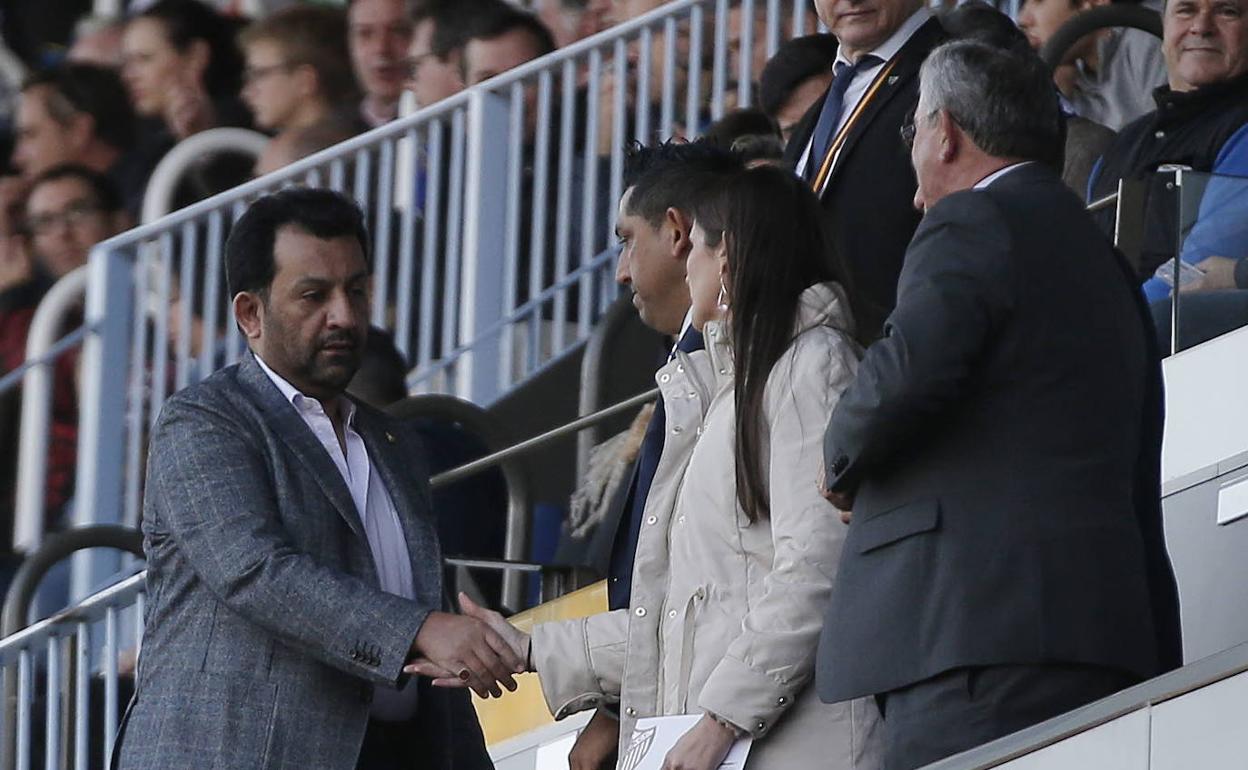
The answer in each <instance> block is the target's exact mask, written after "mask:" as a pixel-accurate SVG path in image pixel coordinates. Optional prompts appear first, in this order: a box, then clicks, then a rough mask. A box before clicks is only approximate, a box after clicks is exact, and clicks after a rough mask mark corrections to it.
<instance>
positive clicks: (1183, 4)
mask: <svg viewBox="0 0 1248 770" xmlns="http://www.w3.org/2000/svg"><path fill="white" fill-rule="evenodd" d="M1162 27H1163V33H1164V34H1163V36H1162V44H1161V50H1162V53H1163V54H1164V55H1165V57H1166V71H1167V72H1168V73H1169V79H1170V87H1171V88H1172V89H1174V90H1175V91H1191V90H1194V89H1197V88H1201V87H1204V86H1208V85H1212V84H1214V83H1220V82H1223V81H1226V80H1231V79H1232V78H1235V77H1237V76H1239V75H1242V74H1243V73H1244V72H1246V71H1248V0H1167V2H1166V7H1165V11H1164V13H1163V16H1162Z"/></svg>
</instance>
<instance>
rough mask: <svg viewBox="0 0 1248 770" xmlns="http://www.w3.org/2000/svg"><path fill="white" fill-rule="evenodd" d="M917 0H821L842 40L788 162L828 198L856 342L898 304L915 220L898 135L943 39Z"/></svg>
mask: <svg viewBox="0 0 1248 770" xmlns="http://www.w3.org/2000/svg"><path fill="white" fill-rule="evenodd" d="M925 6H926V4H925V3H923V2H922V1H921V0H816V2H815V7H816V9H817V10H818V13H819V18H820V19H822V20H823V22H824V24H826V25H827V26H828V29H829V30H831V32H832V34H833V35H835V36H836V38H837V40H838V41H839V43H840V46H839V48H838V50H837V55H836V59H835V61H834V62H832V63H831V64H832V68H833V71H834V73H836V75H837V76H836V77H834V78H833V81H832V85H831V86H829V88H828V91H827V92H825V93H824V95H823V97H821V98H820V99H819V101H817V102H816V103H815V105H814V106H813V107H811V109H810V110H809V111H808V112H807V113H806V116H805V117H804V118H802V121H801V123H799V124H798V126H797V128H796V129H795V130H794V132H793V138H792V139H791V140H790V141H789V144H788V146H787V148H786V149H785V161H786V163H788V164H790V165H792V167H793V168H794V169H795V170H797V172H798V173H799V174H800V175H801V176H802V177H803V178H805V179H806V180H808V181H809V182H810V184H811V186H812V188H813V189H814V190H815V192H816V194H818V195H819V197H820V199H821V200H822V202H823V206H824V211H825V212H826V215H827V219H826V221H827V223H828V228H829V234H830V236H831V238H830V241H831V244H832V249H833V253H832V254H829V255H828V257H829V260H830V262H831V264H832V266H833V269H834V270H835V272H836V274H837V275H838V276H841V278H842V281H843V282H844V283H845V285H846V289H847V290H848V292H849V296H850V303H851V305H852V307H853V311H854V320H855V323H856V324H857V327H858V338H859V339H860V340H862V341H863V342H870V341H872V340H874V339H875V338H876V337H878V336H879V333H880V328H881V326H882V324H883V322H884V319H885V318H886V317H887V316H888V313H889V312H890V311H891V310H892V309H893V304H894V302H895V301H896V296H897V276H898V274H899V273H900V272H901V262H902V257H903V256H904V255H905V253H906V244H908V243H909V242H910V237H911V236H912V235H913V234H914V229H915V227H917V226H918V224H919V215H918V214H917V213H916V212H915V211H914V208H913V207H912V206H911V201H912V200H913V198H914V187H915V180H914V170H913V169H912V168H911V167H910V161H909V159H908V158H907V157H906V152H905V148H903V147H902V146H901V145H900V143H898V142H897V139H896V137H897V131H898V129H900V128H901V125H902V123H904V122H905V119H906V115H907V114H908V113H909V111H910V110H911V109H912V108H913V107H914V102H915V99H916V98H917V95H918V74H919V65H920V64H922V63H923V59H924V58H926V57H927V54H928V52H929V51H931V50H932V49H933V48H935V47H936V46H937V45H939V44H940V43H941V42H943V41H944V40H945V38H946V35H945V33H944V30H943V29H942V28H941V26H940V22H939V21H937V20H936V19H935V18H934V17H933V16H932V14H931V12H930V11H929V10H928V9H927V8H926V7H925Z"/></svg>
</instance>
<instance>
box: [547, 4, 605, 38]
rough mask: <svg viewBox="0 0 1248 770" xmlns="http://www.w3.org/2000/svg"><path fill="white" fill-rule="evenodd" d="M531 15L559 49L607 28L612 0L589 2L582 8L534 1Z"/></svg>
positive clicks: (573, 5) (574, 5)
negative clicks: (535, 17)
mask: <svg viewBox="0 0 1248 770" xmlns="http://www.w3.org/2000/svg"><path fill="white" fill-rule="evenodd" d="M533 12H534V13H536V14H537V17H538V18H539V19H541V20H542V23H543V24H545V25H546V26H547V27H548V28H549V29H550V33H551V34H552V35H554V37H555V45H556V46H557V47H559V48H562V47H563V46H565V45H569V44H571V43H575V42H576V41H577V40H580V39H582V38H586V37H589V36H590V35H593V34H595V33H598V32H601V31H603V30H604V29H606V28H607V27H608V26H609V24H610V22H609V21H608V17H609V16H610V14H611V0H588V2H586V3H585V4H584V5H583V6H580V5H579V4H577V3H575V2H571V3H569V2H566V0H537V2H535V3H533Z"/></svg>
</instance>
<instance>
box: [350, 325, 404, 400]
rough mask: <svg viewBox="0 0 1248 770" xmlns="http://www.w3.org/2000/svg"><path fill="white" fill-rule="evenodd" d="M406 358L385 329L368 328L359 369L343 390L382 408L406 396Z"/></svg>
mask: <svg viewBox="0 0 1248 770" xmlns="http://www.w3.org/2000/svg"><path fill="white" fill-rule="evenodd" d="M407 369H408V366H407V361H406V360H405V359H404V358H403V354H402V353H400V352H399V349H398V348H397V347H396V346H395V344H394V337H393V336H392V335H391V334H390V332H388V331H386V330H385V329H379V328H377V327H376V326H370V327H368V339H367V340H366V341H365V343H364V354H363V355H362V356H360V368H359V369H357V370H356V372H355V376H354V377H353V378H351V384H349V385H348V386H347V392H348V393H350V394H351V395H352V396H354V397H355V398H357V399H359V400H360V401H363V402H364V403H366V404H368V405H369V406H372V407H375V408H377V409H384V408H386V407H387V406H390V405H391V404H393V403H394V402H396V401H402V400H403V399H404V398H407V382H406V378H407Z"/></svg>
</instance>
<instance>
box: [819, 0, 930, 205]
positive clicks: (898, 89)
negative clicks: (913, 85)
mask: <svg viewBox="0 0 1248 770" xmlns="http://www.w3.org/2000/svg"><path fill="white" fill-rule="evenodd" d="M943 37H944V29H943V28H942V27H941V26H940V21H939V20H937V19H934V18H933V19H928V20H927V22H926V23H924V24H923V26H921V27H919V28H918V29H917V30H915V32H914V35H913V36H911V38H910V39H909V40H908V41H906V44H905V45H904V46H902V47H901V50H900V51H898V52H897V64H896V65H894V66H893V68H892V70H891V71H890V72H889V73H888V75H887V76H886V77H885V78H884V82H883V83H882V84H881V85H880V90H879V91H878V92H877V93H876V94H875V98H873V99H872V100H871V101H870V102H868V103H867V106H866V108H865V109H864V110H863V112H862V115H860V116H859V118H858V120H857V122H855V123H854V125H853V126H851V127H850V130H849V135H848V136H846V137H845V143H844V144H842V145H841V151H840V156H839V157H838V158H837V160H836V165H835V166H833V167H832V172H831V173H830V174H828V181H827V182H825V183H824V186H823V190H821V191H820V193H819V195H820V197H822V196H823V194H824V193H825V192H827V190H828V188H829V187H830V186H831V183H832V180H833V179H835V178H836V175H837V174H838V173H839V172H840V170H841V169H842V168H844V167H845V161H846V159H847V158H848V157H849V155H850V153H852V152H853V151H854V147H855V146H856V145H857V144H858V140H859V139H861V138H862V136H863V135H864V134H865V133H866V132H867V130H868V129H870V128H871V124H872V122H873V121H874V120H875V118H876V116H878V115H879V114H880V111H881V110H883V109H884V108H885V107H886V106H888V104H889V103H890V102H892V100H893V99H896V98H897V96H898V94H901V93H902V92H904V91H905V90H906V84H907V83H909V82H910V81H912V80H913V79H915V78H917V77H918V76H919V67H920V66H921V65H922V64H923V60H924V59H926V58H927V54H928V52H930V51H931V49H932V48H933V47H934V46H935V45H936V44H938V42H939V41H940V40H941V39H943ZM884 66H886V67H887V66H888V65H887V64H885V65H884ZM916 94H917V91H916ZM916 98H917V97H916ZM821 104H822V102H821ZM894 133H896V132H895V131H894ZM894 138H895V139H896V140H897V142H898V143H899V144H900V142H901V137H899V136H897V137H894Z"/></svg>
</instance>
